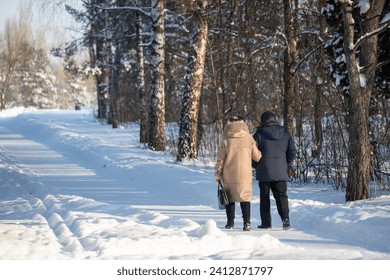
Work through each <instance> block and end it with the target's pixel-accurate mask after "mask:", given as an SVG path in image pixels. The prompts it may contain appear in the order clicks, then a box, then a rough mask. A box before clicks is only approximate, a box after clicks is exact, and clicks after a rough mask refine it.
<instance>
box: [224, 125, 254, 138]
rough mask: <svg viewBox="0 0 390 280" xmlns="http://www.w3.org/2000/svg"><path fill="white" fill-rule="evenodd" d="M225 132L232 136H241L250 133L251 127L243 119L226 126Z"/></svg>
mask: <svg viewBox="0 0 390 280" xmlns="http://www.w3.org/2000/svg"><path fill="white" fill-rule="evenodd" d="M224 134H225V136H227V137H231V138H241V137H244V136H245V135H247V134H249V128H248V126H247V125H246V123H244V122H243V121H237V122H232V123H229V124H227V125H226V126H225V130H224Z"/></svg>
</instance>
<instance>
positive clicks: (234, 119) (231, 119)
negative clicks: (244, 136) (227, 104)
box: [229, 115, 244, 122]
mask: <svg viewBox="0 0 390 280" xmlns="http://www.w3.org/2000/svg"><path fill="white" fill-rule="evenodd" d="M243 120H244V118H243V117H241V116H238V115H236V116H233V117H231V118H230V119H229V122H238V121H243Z"/></svg>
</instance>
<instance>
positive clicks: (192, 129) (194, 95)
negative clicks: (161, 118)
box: [177, 0, 209, 160]
mask: <svg viewBox="0 0 390 280" xmlns="http://www.w3.org/2000/svg"><path fill="white" fill-rule="evenodd" d="M195 5H196V6H197V7H195V9H196V10H195V19H196V20H195V22H199V27H196V30H195V31H194V33H193V34H194V35H193V38H191V45H192V46H191V50H192V51H191V53H190V54H189V56H188V66H187V75H186V81H185V82H186V84H185V88H184V93H183V99H182V109H181V114H180V130H179V146H178V155H177V159H178V160H182V159H194V158H197V157H198V149H199V131H198V128H199V108H200V96H201V92H202V83H203V74H204V67H205V59H206V51H207V41H208V40H207V35H208V5H209V0H198V1H197V2H196V4H195ZM194 42H195V45H193V44H194Z"/></svg>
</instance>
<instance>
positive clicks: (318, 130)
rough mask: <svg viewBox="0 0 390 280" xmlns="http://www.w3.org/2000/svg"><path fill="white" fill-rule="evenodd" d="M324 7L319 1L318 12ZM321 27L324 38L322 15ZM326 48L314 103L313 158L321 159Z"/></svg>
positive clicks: (318, 67) (317, 70)
mask: <svg viewBox="0 0 390 280" xmlns="http://www.w3.org/2000/svg"><path fill="white" fill-rule="evenodd" d="M322 7H325V0H320V1H318V11H321V9H322ZM318 21H319V25H320V37H321V38H324V34H325V28H326V20H325V16H324V15H322V14H321V15H320V17H319V19H318ZM324 56H325V54H324V48H323V47H322V46H321V47H320V50H319V53H318V55H317V59H316V66H315V77H314V78H315V79H316V81H315V85H316V95H315V101H314V139H315V151H313V153H312V156H313V157H320V155H321V150H322V143H323V141H324V138H323V130H322V123H321V120H322V117H323V115H324V109H323V108H324V106H323V101H322V94H323V92H324V89H323V83H324V80H325V79H324V77H323V76H324V69H325V67H324Z"/></svg>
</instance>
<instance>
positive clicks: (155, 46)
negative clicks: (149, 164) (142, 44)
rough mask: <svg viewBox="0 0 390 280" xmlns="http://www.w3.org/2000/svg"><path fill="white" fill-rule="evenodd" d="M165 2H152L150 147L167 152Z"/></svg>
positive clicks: (160, 0) (156, 0)
mask: <svg viewBox="0 0 390 280" xmlns="http://www.w3.org/2000/svg"><path fill="white" fill-rule="evenodd" d="M164 14H165V0H152V6H151V19H152V52H151V64H152V79H151V80H152V84H151V95H150V105H149V114H148V116H149V136H148V146H149V148H150V149H151V150H154V151H164V150H165V89H164V87H165V81H164V76H165V70H164V63H165V50H164V48H165V31H164Z"/></svg>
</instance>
